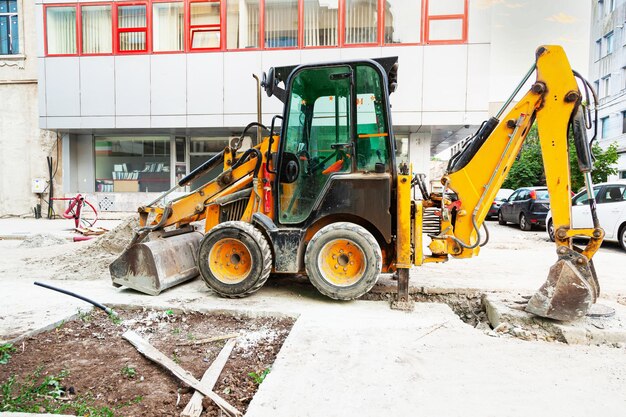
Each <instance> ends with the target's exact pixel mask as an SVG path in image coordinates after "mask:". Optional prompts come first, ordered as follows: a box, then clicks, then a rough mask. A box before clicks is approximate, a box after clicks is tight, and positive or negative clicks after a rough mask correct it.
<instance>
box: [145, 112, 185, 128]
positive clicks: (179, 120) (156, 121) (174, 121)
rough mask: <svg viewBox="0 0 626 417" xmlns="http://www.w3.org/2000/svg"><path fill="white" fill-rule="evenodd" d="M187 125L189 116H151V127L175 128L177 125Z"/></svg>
mask: <svg viewBox="0 0 626 417" xmlns="http://www.w3.org/2000/svg"><path fill="white" fill-rule="evenodd" d="M186 126H187V117H186V116H184V115H182V116H151V117H150V127H164V128H168V129H169V128H175V127H186Z"/></svg>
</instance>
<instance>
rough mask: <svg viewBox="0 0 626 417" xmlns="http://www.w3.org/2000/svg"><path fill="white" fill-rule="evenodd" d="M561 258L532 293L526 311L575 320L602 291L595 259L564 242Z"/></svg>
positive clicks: (543, 315)
mask: <svg viewBox="0 0 626 417" xmlns="http://www.w3.org/2000/svg"><path fill="white" fill-rule="evenodd" d="M557 254H558V256H559V260H558V261H557V262H556V263H555V264H554V265H553V266H552V267H551V268H550V273H549V274H548V279H547V280H546V282H545V283H544V284H543V285H542V286H541V288H539V290H538V291H537V292H536V293H535V294H534V295H533V296H532V298H531V299H530V301H528V305H527V306H526V311H528V312H529V313H533V314H536V315H538V316H541V317H548V318H551V319H555V320H561V321H571V320H575V319H578V318H580V317H583V316H585V314H587V312H588V311H589V309H590V308H591V306H592V305H593V304H594V303H595V302H596V299H597V297H598V296H599V295H600V285H599V284H598V279H597V277H596V273H595V270H594V267H593V263H592V262H591V261H590V260H588V259H587V257H586V256H584V255H582V254H580V253H578V252H576V251H574V250H572V249H570V248H567V247H565V246H561V247H560V248H559V249H558V250H557Z"/></svg>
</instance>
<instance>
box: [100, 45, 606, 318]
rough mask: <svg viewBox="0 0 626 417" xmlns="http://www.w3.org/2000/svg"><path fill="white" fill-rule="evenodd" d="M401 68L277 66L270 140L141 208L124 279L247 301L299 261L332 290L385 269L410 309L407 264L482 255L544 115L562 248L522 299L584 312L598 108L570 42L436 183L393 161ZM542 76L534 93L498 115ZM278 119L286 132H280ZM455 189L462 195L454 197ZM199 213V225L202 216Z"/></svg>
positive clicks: (145, 286) (594, 240)
mask: <svg viewBox="0 0 626 417" xmlns="http://www.w3.org/2000/svg"><path fill="white" fill-rule="evenodd" d="M397 69H398V64H397V58H381V59H377V60H356V61H348V62H333V63H328V64H322V65H320V64H316V65H300V66H297V67H296V66H293V67H280V68H271V69H270V70H269V72H268V74H267V75H264V77H263V82H262V83H261V85H262V86H263V88H264V89H265V91H266V93H267V94H268V95H269V96H272V95H274V96H276V97H277V98H278V99H280V100H281V101H282V102H283V103H284V110H283V114H282V116H275V117H274V119H273V120H272V126H271V127H270V128H267V127H265V126H263V125H261V124H260V123H257V122H254V123H251V124H250V125H248V127H247V128H246V129H245V130H244V132H243V133H242V135H241V138H243V137H244V136H245V134H246V132H247V131H248V130H249V129H252V128H259V127H260V128H262V129H265V130H266V131H267V132H268V135H267V137H265V138H264V139H263V140H262V141H261V142H260V143H259V144H257V145H256V146H254V147H252V148H250V149H247V150H245V151H242V150H241V149H240V143H241V140H240V141H239V143H236V144H234V146H230V147H226V148H225V149H224V150H223V151H222V152H221V153H220V154H218V155H217V156H215V157H213V158H211V159H210V160H208V161H206V162H205V163H204V164H203V165H202V166H200V167H199V168H198V169H196V170H194V171H193V172H191V173H190V174H189V175H187V176H186V177H185V178H183V179H182V180H180V182H179V183H178V184H177V186H176V187H174V188H172V189H171V190H169V191H168V192H166V193H164V194H163V195H162V196H160V197H159V198H158V199H157V200H155V201H154V202H152V203H151V204H148V205H146V206H144V207H140V208H139V216H140V224H141V228H140V229H138V230H137V232H136V235H135V237H134V238H133V241H132V242H131V244H130V245H129V246H128V248H127V249H126V251H125V252H124V253H123V254H122V255H121V256H120V257H119V258H118V259H117V260H116V261H114V262H113V263H112V264H111V266H110V271H111V276H112V279H113V284H114V285H115V286H122V285H123V286H127V287H130V288H134V289H136V290H139V291H142V292H145V293H149V294H158V293H159V292H160V291H161V290H163V289H165V288H168V287H171V286H172V285H175V284H177V283H179V282H182V281H184V280H187V279H191V278H193V277H195V276H196V275H197V274H198V273H199V274H200V275H201V276H202V278H203V279H204V281H205V282H206V284H207V285H208V286H209V287H210V288H211V289H212V290H213V291H215V292H216V293H217V294H219V295H221V296H224V297H233V298H236V297H244V296H247V295H250V294H252V293H254V292H255V291H257V290H258V289H259V288H261V286H262V285H263V284H264V283H265V281H266V280H267V279H268V277H269V276H270V274H294V273H299V274H302V273H304V274H306V275H307V276H308V278H309V279H310V281H311V283H312V284H313V285H314V286H315V287H316V288H317V289H318V290H319V291H320V292H321V293H322V294H324V295H326V296H328V297H331V298H334V299H337V300H351V299H355V298H358V297H360V296H362V295H363V294H365V293H366V292H368V291H369V290H370V289H371V288H372V286H373V285H374V284H375V283H376V280H377V279H378V277H379V275H380V274H381V272H386V273H395V274H396V276H397V280H398V294H397V297H396V300H395V305H396V307H399V308H402V307H406V306H407V305H408V304H409V303H410V300H409V295H408V286H409V268H411V267H413V266H419V265H422V264H424V263H429V262H445V261H446V260H448V258H449V257H453V258H469V257H472V256H476V255H478V253H479V251H480V247H481V246H482V245H484V244H485V243H486V242H487V240H488V232H487V230H486V228H485V227H484V224H483V221H484V219H485V216H486V215H487V212H488V210H489V207H490V205H491V203H492V201H493V200H494V197H495V196H496V193H497V191H498V190H499V189H500V186H501V185H502V182H503V181H504V180H505V178H506V175H507V173H508V171H509V169H510V167H511V165H512V164H513V162H514V160H515V158H516V156H517V154H518V153H519V150H520V147H521V146H522V143H523V142H524V139H525V137H526V135H527V134H528V131H529V130H530V127H531V125H532V124H533V122H535V121H536V122H537V125H538V129H539V136H540V142H541V149H542V155H543V160H544V166H545V174H546V181H547V186H548V190H549V194H550V202H551V209H552V215H553V222H554V228H555V231H556V232H555V238H556V246H557V250H556V252H557V257H558V260H557V262H556V264H555V265H554V266H553V267H552V268H551V269H550V272H549V274H548V279H547V281H546V282H545V284H544V285H543V286H542V287H541V288H540V289H539V290H538V291H537V293H536V294H535V295H534V296H533V297H532V298H531V300H530V301H529V303H528V307H527V310H528V311H530V312H532V313H534V314H537V315H539V316H543V317H550V318H554V319H558V320H572V319H575V318H577V317H581V316H583V315H585V314H586V313H587V311H588V310H589V308H590V306H591V305H592V304H593V303H594V302H595V300H596V298H597V297H598V295H599V285H598V281H597V278H596V275H595V271H594V268H593V263H592V261H591V259H592V257H593V255H594V253H595V252H596V251H597V249H598V248H599V246H600V244H601V242H602V239H603V236H604V233H603V231H602V229H601V228H600V227H599V224H598V221H597V218H596V216H595V200H594V196H593V193H592V192H591V189H592V183H591V176H590V171H591V168H592V160H591V159H592V158H591V154H590V150H589V149H590V148H589V142H588V139H587V129H588V128H590V127H591V112H590V111H589V110H588V107H587V106H585V105H583V100H586V101H587V102H588V101H590V97H589V91H591V94H592V95H593V90H591V88H590V86H589V84H588V83H587V82H586V81H584V80H582V78H580V77H579V76H578V74H576V73H575V72H573V71H572V69H571V68H570V65H569V63H568V60H567V57H566V56H565V53H564V51H563V50H562V48H561V47H559V46H542V47H540V48H539V49H538V50H537V52H536V59H535V63H534V64H533V65H532V68H531V69H530V70H529V72H528V74H527V75H526V77H525V78H524V80H523V81H522V82H521V83H520V84H519V86H518V87H517V88H516V89H515V91H514V93H513V94H512V95H511V97H510V99H509V101H508V102H507V103H505V105H504V106H503V108H502V110H501V111H500V112H499V113H498V114H497V116H496V117H492V118H490V119H489V120H487V121H485V122H484V123H483V124H482V126H481V127H480V129H479V130H478V131H477V132H476V134H475V135H473V137H472V138H471V140H470V141H468V144H467V145H466V146H465V147H464V148H463V149H462V150H461V151H460V152H459V153H458V154H457V155H455V156H454V157H453V158H452V159H451V160H450V163H449V165H448V169H447V172H446V174H445V176H444V177H443V179H442V183H443V186H444V191H443V192H441V193H428V192H427V189H426V187H425V184H424V182H423V179H422V177H420V176H418V175H416V176H413V175H412V174H411V168H410V167H408V166H407V165H406V164H400V165H396V161H395V150H394V135H393V129H392V122H391V114H390V107H389V95H390V93H392V92H393V91H394V90H395V88H396V84H397ZM533 73H536V81H535V82H534V83H533V84H532V87H531V88H530V91H528V92H527V93H526V95H525V96H524V97H523V98H521V99H520V100H519V101H518V102H517V104H515V105H514V107H513V108H512V109H511V110H510V111H509V112H508V113H507V114H506V115H504V116H503V114H504V112H505V109H507V108H508V107H510V104H511V102H512V100H513V98H514V97H515V96H516V94H517V93H518V92H519V91H520V89H521V88H522V87H523V85H524V83H525V82H526V81H527V80H528V79H529V78H530V77H531V75H532V74H533ZM576 78H580V81H581V86H582V91H584V92H585V93H586V94H587V98H586V99H585V98H584V97H583V95H582V94H581V89H579V84H578V82H577V80H576ZM281 83H283V85H284V88H281V87H279V85H280V84H281ZM593 97H594V98H595V96H593ZM277 119H280V120H281V123H280V132H275V131H274V130H275V129H274V126H275V121H276V120H277ZM570 126H571V127H572V129H573V133H574V138H575V140H574V141H575V144H576V148H577V152H578V156H579V168H580V169H581V170H582V172H584V173H585V179H586V185H587V190H588V193H589V202H590V205H591V212H592V213H593V221H594V225H595V226H594V228H591V229H574V228H572V226H571V216H570V195H571V194H570V192H571V190H570V177H569V158H568V129H569V127H570ZM218 166H220V167H223V170H222V172H221V173H220V174H219V175H218V176H217V178H215V179H214V180H212V181H210V182H208V183H206V184H204V185H202V186H201V187H199V188H198V189H196V190H194V191H192V192H190V193H187V194H186V195H184V196H183V197H179V198H175V199H173V200H171V201H169V202H167V203H165V202H164V201H165V197H166V195H168V194H169V193H171V192H172V191H175V190H176V189H177V188H178V187H183V186H186V185H188V184H190V182H191V181H193V180H194V179H196V178H198V177H199V176H201V175H202V174H204V173H206V172H207V171H209V170H211V169H215V168H216V167H218ZM412 191H413V195H412ZM449 191H454V192H455V193H456V195H457V196H458V199H456V200H455V201H451V200H450V199H449V198H447V196H448V195H449V193H448V192H449ZM418 192H419V194H421V195H420V198H417V196H416V194H417V193H418ZM429 207H430V208H433V207H434V208H437V212H438V213H439V218H438V221H437V223H438V225H437V226H438V227H436V229H437V230H436V233H431V234H429V235H428V236H429V237H430V240H431V243H430V245H429V246H428V247H429V249H430V252H431V253H430V254H425V253H424V251H423V243H422V240H423V237H424V236H423V235H424V232H423V226H424V210H425V208H429ZM200 220H204V221H205V223H204V233H202V232H197V231H195V230H194V227H193V226H192V223H194V222H197V221H200ZM576 236H584V237H587V238H589V241H588V244H587V246H586V247H585V248H584V249H579V248H577V247H575V246H573V244H572V239H573V238H574V237H576ZM486 272H487V271H486Z"/></svg>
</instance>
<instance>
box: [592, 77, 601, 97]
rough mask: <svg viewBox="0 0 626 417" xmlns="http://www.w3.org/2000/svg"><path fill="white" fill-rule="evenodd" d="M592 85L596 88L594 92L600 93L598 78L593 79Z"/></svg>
mask: <svg viewBox="0 0 626 417" xmlns="http://www.w3.org/2000/svg"><path fill="white" fill-rule="evenodd" d="M593 87H594V88H595V89H596V94H598V95H599V94H600V80H595V81H594V82H593Z"/></svg>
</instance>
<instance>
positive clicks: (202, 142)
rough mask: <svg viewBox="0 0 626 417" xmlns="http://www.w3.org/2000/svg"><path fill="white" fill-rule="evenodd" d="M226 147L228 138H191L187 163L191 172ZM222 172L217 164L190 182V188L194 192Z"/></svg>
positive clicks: (221, 166) (220, 165) (220, 166)
mask: <svg viewBox="0 0 626 417" xmlns="http://www.w3.org/2000/svg"><path fill="white" fill-rule="evenodd" d="M227 145H228V138H191V143H190V148H189V163H190V169H191V171H193V170H194V169H196V168H198V167H199V166H200V165H202V164H203V163H204V162H206V161H207V160H209V159H210V158H211V157H213V156H215V155H217V154H218V153H219V152H221V151H223V150H224V148H225V147H226V146H227ZM223 170H224V166H223V165H222V164H218V165H217V166H216V167H215V168H214V169H212V170H211V171H209V172H207V173H206V174H204V175H202V176H200V177H198V178H197V179H196V180H194V181H192V182H191V186H190V188H191V189H192V190H195V189H196V188H198V187H200V186H202V185H203V184H205V183H207V182H209V181H211V180H212V179H213V178H215V177H217V176H218V175H219V173H220V172H222V171H223Z"/></svg>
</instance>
